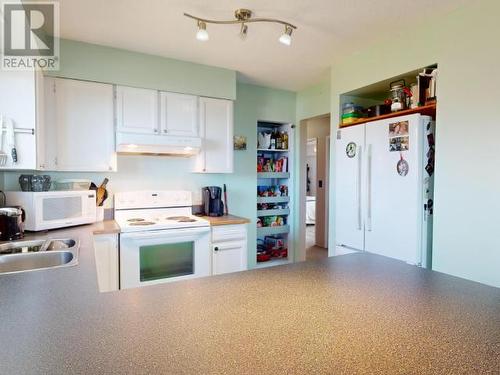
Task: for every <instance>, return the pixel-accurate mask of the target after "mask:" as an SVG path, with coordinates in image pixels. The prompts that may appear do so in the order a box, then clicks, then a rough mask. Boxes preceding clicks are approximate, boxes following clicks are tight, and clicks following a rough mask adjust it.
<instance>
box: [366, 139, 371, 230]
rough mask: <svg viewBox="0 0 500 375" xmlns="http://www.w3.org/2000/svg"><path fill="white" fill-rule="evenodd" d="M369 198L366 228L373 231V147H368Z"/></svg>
mask: <svg viewBox="0 0 500 375" xmlns="http://www.w3.org/2000/svg"><path fill="white" fill-rule="evenodd" d="M367 185H368V189H367V190H368V197H367V208H366V227H367V230H368V231H369V232H371V231H372V145H371V144H369V145H368V183H367Z"/></svg>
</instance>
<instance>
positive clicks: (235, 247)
mask: <svg viewBox="0 0 500 375" xmlns="http://www.w3.org/2000/svg"><path fill="white" fill-rule="evenodd" d="M246 269H247V228H246V224H238V225H221V226H215V227H212V274H213V275H221V274H224V273H230V272H238V271H244V270H246Z"/></svg>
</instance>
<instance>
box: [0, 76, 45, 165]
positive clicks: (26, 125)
mask: <svg viewBox="0 0 500 375" xmlns="http://www.w3.org/2000/svg"><path fill="white" fill-rule="evenodd" d="M41 78H42V74H41V73H40V72H38V71H36V72H35V71H33V70H30V71H5V70H0V117H3V118H4V123H3V124H2V126H3V131H2V134H3V137H2V141H3V142H2V145H0V146H1V149H2V150H3V151H4V152H6V153H7V154H8V160H7V163H6V165H4V166H0V170H1V169H20V170H21V169H27V170H33V169H37V167H38V159H37V151H36V150H37V132H38V131H39V127H40V126H42V121H41V120H42V114H43V111H42V108H41V107H42V105H41V104H42V100H43V84H42V83H43V82H42V79H41ZM7 119H8V120H9V121H12V122H13V124H14V127H15V132H14V144H15V147H16V150H17V162H14V160H13V158H12V153H11V149H12V148H11V147H9V144H8V143H9V142H8V140H7V139H6V129H5V120H7Z"/></svg>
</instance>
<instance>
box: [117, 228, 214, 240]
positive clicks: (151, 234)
mask: <svg viewBox="0 0 500 375" xmlns="http://www.w3.org/2000/svg"><path fill="white" fill-rule="evenodd" d="M207 232H210V227H199V228H180V229H166V230H151V231H145V232H132V233H121V234H120V236H121V238H130V239H132V240H134V239H146V238H169V237H177V236H179V235H192V234H204V233H207Z"/></svg>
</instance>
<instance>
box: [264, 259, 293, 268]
mask: <svg viewBox="0 0 500 375" xmlns="http://www.w3.org/2000/svg"><path fill="white" fill-rule="evenodd" d="M291 262H292V261H291V260H289V259H288V258H275V259H272V260H270V261H268V262H262V263H257V264H256V266H255V268H267V267H274V266H283V265H285V264H288V263H291Z"/></svg>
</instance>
